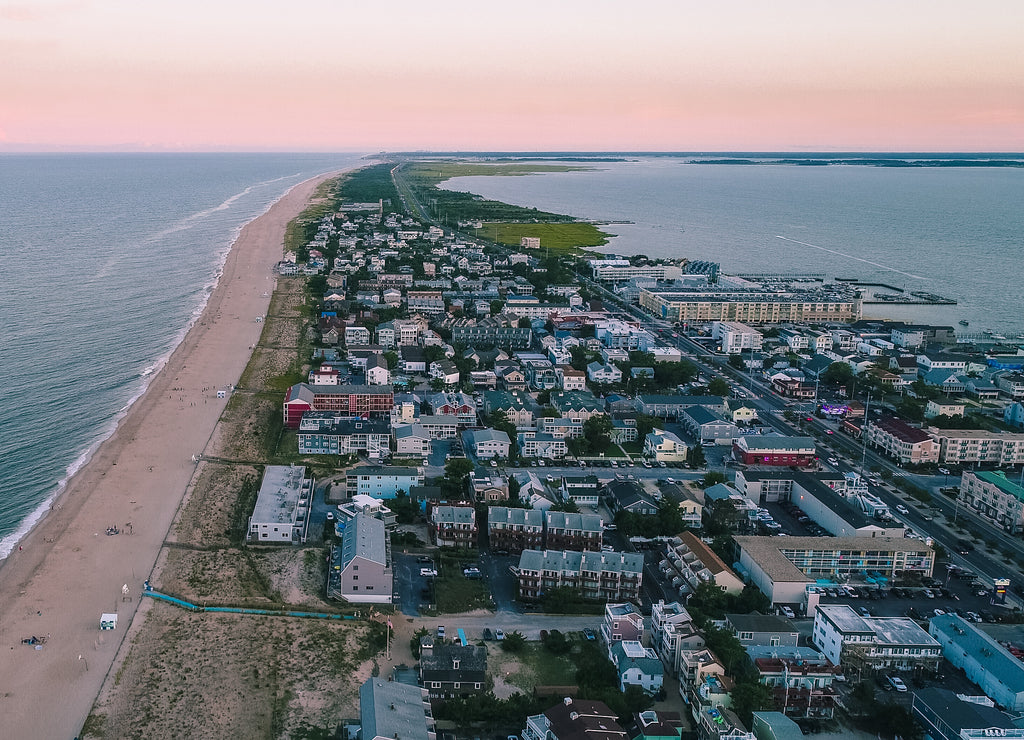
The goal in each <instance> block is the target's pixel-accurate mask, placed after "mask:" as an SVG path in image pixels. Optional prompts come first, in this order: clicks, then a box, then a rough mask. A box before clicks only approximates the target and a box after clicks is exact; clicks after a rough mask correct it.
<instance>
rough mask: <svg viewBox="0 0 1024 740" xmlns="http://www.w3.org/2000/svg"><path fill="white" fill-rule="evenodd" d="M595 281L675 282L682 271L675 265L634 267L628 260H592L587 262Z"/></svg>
mask: <svg viewBox="0 0 1024 740" xmlns="http://www.w3.org/2000/svg"><path fill="white" fill-rule="evenodd" d="M587 262H588V263H589V265H590V270H591V274H593V276H594V279H595V280H600V281H602V282H608V283H624V282H626V281H628V280H632V279H633V278H654V279H655V280H676V279H678V278H679V277H680V276H681V275H682V274H683V271H682V270H681V269H680V268H679V267H677V266H676V265H634V264H632V263H631V262H630V261H629V260H619V259H593V260H588V261H587Z"/></svg>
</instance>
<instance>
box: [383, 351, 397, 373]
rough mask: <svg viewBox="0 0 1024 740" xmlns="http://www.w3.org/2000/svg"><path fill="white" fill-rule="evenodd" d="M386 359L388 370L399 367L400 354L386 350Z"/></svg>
mask: <svg viewBox="0 0 1024 740" xmlns="http://www.w3.org/2000/svg"><path fill="white" fill-rule="evenodd" d="M384 361H385V362H386V363H388V370H394V369H395V368H396V367H398V354H397V353H395V352H385V353H384Z"/></svg>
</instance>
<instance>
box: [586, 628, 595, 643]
mask: <svg viewBox="0 0 1024 740" xmlns="http://www.w3.org/2000/svg"><path fill="white" fill-rule="evenodd" d="M583 636H584V637H585V638H587V639H588V640H596V639H597V635H596V634H595V633H594V630H592V629H590V627H584V628H583Z"/></svg>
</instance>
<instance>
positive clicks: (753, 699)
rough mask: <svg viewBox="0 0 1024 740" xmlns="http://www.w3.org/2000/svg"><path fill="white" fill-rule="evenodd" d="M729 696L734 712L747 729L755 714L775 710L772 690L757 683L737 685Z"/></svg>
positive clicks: (750, 682)
mask: <svg viewBox="0 0 1024 740" xmlns="http://www.w3.org/2000/svg"><path fill="white" fill-rule="evenodd" d="M729 696H730V697H731V699H732V710H733V711H734V712H735V713H736V716H737V717H739V719H740V722H742V723H743V724H745V725H746V726H747V727H750V720H751V715H752V714H753V713H754V712H761V711H764V710H768V709H774V708H775V698H774V697H773V696H772V690H771V689H770V688H769V687H767V686H765V685H764V684H763V683H759V682H757V681H744V682H742V683H737V684H736V686H735V687H734V688H733V690H732V691H731V692H730V693H729Z"/></svg>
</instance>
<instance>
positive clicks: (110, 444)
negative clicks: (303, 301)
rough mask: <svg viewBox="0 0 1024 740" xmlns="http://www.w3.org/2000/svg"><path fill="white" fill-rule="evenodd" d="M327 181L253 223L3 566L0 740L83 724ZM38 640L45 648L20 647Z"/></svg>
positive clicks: (51, 734) (62, 734) (61, 732)
mask: <svg viewBox="0 0 1024 740" xmlns="http://www.w3.org/2000/svg"><path fill="white" fill-rule="evenodd" d="M326 177H328V175H322V176H320V177H318V178H314V179H312V180H308V181H306V182H303V183H300V184H298V185H296V186H295V187H294V188H292V189H291V190H290V191H289V192H288V193H287V194H286V195H285V196H283V197H282V198H281V199H280V200H279V201H277V202H276V203H275V204H274V205H273V206H271V208H270V209H269V210H268V211H267V212H266V213H264V214H263V215H262V216H260V217H259V218H257V219H255V220H253V221H251V222H249V224H247V225H246V226H245V227H244V228H243V229H242V231H241V233H240V234H239V237H238V239H237V240H236V241H235V243H234V245H233V246H232V248H231V251H230V253H229V254H228V257H227V259H226V262H225V265H224V271H223V274H222V276H221V278H220V281H219V282H218V285H217V287H216V289H215V290H214V292H213V294H212V295H211V296H210V300H209V302H208V303H207V306H206V308H205V310H204V312H203V314H202V316H201V317H200V319H199V321H198V322H197V323H196V324H195V326H193V327H192V329H191V330H190V331H189V332H188V334H187V335H186V337H185V339H184V341H183V342H182V343H181V345H179V347H178V348H177V349H176V350H175V351H174V353H173V354H172V355H171V357H170V359H169V360H168V362H167V365H166V366H165V367H164V368H163V370H162V371H161V372H160V373H158V374H157V376H156V377H155V378H154V379H153V381H152V383H151V385H150V387H149V389H148V390H147V392H146V393H145V394H144V395H143V397H142V398H140V399H139V400H138V401H137V402H136V403H135V404H133V406H132V407H131V409H130V410H129V411H128V413H127V415H126V416H125V418H124V419H122V421H121V423H120V424H119V425H118V428H117V430H116V431H115V432H114V434H113V435H112V436H111V437H110V438H109V439H107V440H106V441H105V442H104V443H103V444H102V445H101V446H100V448H99V449H98V450H97V452H96V454H95V455H94V456H93V458H92V460H91V461H90V462H89V463H88V464H87V465H85V466H84V467H83V468H82V469H81V470H80V471H79V472H78V473H77V474H76V475H75V476H74V477H73V478H72V479H71V480H70V481H69V483H68V486H67V488H66V491H65V493H64V494H63V495H62V496H61V497H60V499H59V500H58V501H57V502H56V504H55V506H54V507H53V509H52V510H51V511H50V513H49V514H48V515H47V516H46V517H45V518H44V519H43V521H42V522H41V523H40V524H39V525H38V526H37V527H36V528H35V529H34V530H33V531H32V532H31V533H30V535H29V536H28V537H27V538H26V539H25V541H24V542H23V543H22V549H20V550H15V551H14V552H13V553H12V554H11V556H10V557H8V558H7V560H6V561H5V562H4V564H3V567H2V568H0V718H2V720H0V724H2V728H0V736H2V737H4V738H12V740H13V739H16V738H18V739H20V738H59V739H61V740H64V739H66V738H71V737H74V736H75V735H76V734H78V732H79V730H81V728H82V724H83V722H84V721H85V719H86V717H87V716H88V713H89V710H90V708H91V707H92V704H93V701H94V700H95V698H96V696H97V694H98V693H99V690H100V687H101V685H102V683H103V681H104V678H105V676H106V674H107V673H108V671H109V670H110V667H111V665H112V664H113V661H114V658H115V656H116V655H117V652H118V649H119V648H120V646H121V643H122V640H123V639H124V636H125V634H126V633H127V631H128V627H129V624H130V623H131V620H132V617H133V616H134V615H135V612H136V609H137V608H138V605H139V601H140V593H141V589H142V583H143V581H144V580H145V579H146V578H148V577H149V575H150V572H151V571H152V569H153V566H154V563H155V562H156V559H157V556H158V554H159V552H160V549H161V546H162V544H163V541H164V538H165V536H166V534H167V532H168V529H169V527H170V525H171V522H172V520H173V518H174V515H175V512H176V510H177V508H178V505H179V503H180V502H181V500H182V498H183V496H184V495H185V492H186V490H187V488H188V486H189V484H190V481H191V480H192V478H193V475H194V473H195V469H196V465H195V463H194V461H193V455H196V454H199V453H202V452H203V450H204V449H205V447H206V445H207V443H208V441H209V440H210V437H211V436H212V434H213V432H214V429H215V427H216V425H217V421H218V419H219V417H220V414H221V411H222V410H223V409H224V406H225V404H227V402H228V398H229V397H230V393H228V397H227V398H218V397H217V391H218V390H224V389H228V388H230V387H231V386H232V385H233V384H235V383H237V382H238V379H239V377H240V376H241V374H242V371H243V370H244V369H245V366H246V364H247V362H248V360H249V357H250V354H251V350H250V347H252V346H253V345H255V344H256V343H257V341H258V340H259V337H260V331H261V329H262V327H263V324H262V323H261V322H260V321H259V319H260V318H261V317H263V316H264V315H265V314H266V312H267V309H268V307H269V305H270V296H271V294H272V293H273V287H274V275H273V272H272V267H273V265H274V263H275V262H277V261H278V260H279V259H281V255H282V251H283V244H284V232H285V227H286V225H287V224H288V222H289V221H290V220H291V219H293V218H294V217H295V216H297V215H298V214H299V213H300V212H301V211H302V209H303V208H304V207H305V205H306V204H307V203H308V201H309V200H310V198H311V197H312V195H313V193H314V190H315V188H316V185H317V184H319V182H320V181H322V180H323V179H325V178H326ZM69 411H72V412H73V410H69ZM108 528H114V529H112V530H111V531H114V530H115V529H116V531H117V534H108V533H107V532H108ZM125 585H127V587H128V594H127V596H125V595H123V593H122V589H123V587H124V586H125ZM104 613H116V614H117V615H118V621H117V627H116V628H115V629H113V630H102V631H101V630H100V616H101V614H104ZM33 636H34V637H36V638H37V639H38V640H40V641H42V640H45V642H41V644H37V645H32V644H25V643H23V640H25V639H28V638H31V637H33Z"/></svg>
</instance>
